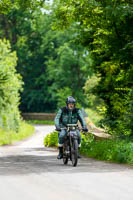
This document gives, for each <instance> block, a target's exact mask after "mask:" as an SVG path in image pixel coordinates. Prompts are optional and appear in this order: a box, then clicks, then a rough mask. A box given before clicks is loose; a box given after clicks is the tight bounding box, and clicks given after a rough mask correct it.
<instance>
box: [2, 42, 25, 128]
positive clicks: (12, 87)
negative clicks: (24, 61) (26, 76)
mask: <svg viewBox="0 0 133 200" xmlns="http://www.w3.org/2000/svg"><path fill="white" fill-rule="evenodd" d="M16 62H17V57H16V53H15V52H12V51H11V47H10V44H9V42H8V41H6V40H0V127H1V128H5V129H7V130H9V129H13V130H16V131H17V130H18V129H19V123H20V114H19V110H18V105H19V101H20V97H19V91H20V90H21V89H22V80H21V76H20V75H19V74H17V73H16V69H15V66H16Z"/></svg>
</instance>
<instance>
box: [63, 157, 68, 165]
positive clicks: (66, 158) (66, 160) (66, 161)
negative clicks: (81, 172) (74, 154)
mask: <svg viewBox="0 0 133 200" xmlns="http://www.w3.org/2000/svg"><path fill="white" fill-rule="evenodd" d="M63 163H64V165H67V163H68V157H66V156H65V157H63Z"/></svg>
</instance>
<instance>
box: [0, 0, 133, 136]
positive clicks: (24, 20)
mask: <svg viewBox="0 0 133 200" xmlns="http://www.w3.org/2000/svg"><path fill="white" fill-rule="evenodd" d="M132 27H133V3H132V2H131V1H128V0H121V1H120V0H102V1H100V0H91V1H87V0H84V1H83V0H81V1H76V0H69V1H68V0H67V1H65V0H63V1H62V0H55V1H54V2H53V4H52V5H51V4H48V3H45V2H44V1H39V2H38V1H20V0H17V1H15V3H13V2H12V1H10V0H4V1H1V2H0V108H1V111H0V126H1V127H2V128H5V127H6V128H7V129H14V130H16V131H17V129H18V128H19V123H20V121H21V117H20V111H21V112H56V111H57V109H58V108H59V107H60V106H62V105H64V102H65V99H66V97H67V96H70V95H72V96H74V97H75V98H76V100H77V102H78V106H79V107H80V108H82V107H83V108H91V109H93V110H96V111H97V112H100V113H101V114H102V120H101V121H100V123H99V124H100V125H101V126H102V127H103V128H106V129H107V130H108V132H109V133H111V134H116V135H119V136H124V135H128V136H129V135H132V132H133V115H132V112H133V101H132V99H133V98H132V97H133V78H132V77H133V64H132V63H133V62H132V61H133V28H132Z"/></svg>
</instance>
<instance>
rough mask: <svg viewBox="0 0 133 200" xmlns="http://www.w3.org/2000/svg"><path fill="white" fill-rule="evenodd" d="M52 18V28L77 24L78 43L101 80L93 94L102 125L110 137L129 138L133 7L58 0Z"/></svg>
mask: <svg viewBox="0 0 133 200" xmlns="http://www.w3.org/2000/svg"><path fill="white" fill-rule="evenodd" d="M55 15H56V19H57V20H56V22H55V24H54V28H66V27H67V28H68V27H69V26H70V25H71V24H72V23H74V22H77V23H78V24H79V31H78V35H77V40H78V41H79V43H80V44H82V45H84V46H85V47H87V48H88V51H89V52H90V53H91V57H92V58H93V69H94V72H95V74H96V75H97V76H98V77H100V80H99V82H98V85H97V87H96V88H95V94H96V95H98V96H99V98H101V99H103V101H104V105H105V108H106V109H105V119H104V120H102V122H101V123H102V124H103V125H104V127H106V128H107V129H108V130H109V131H110V133H111V134H114V133H115V134H117V135H130V134H132V132H133V128H132V125H131V121H132V116H131V110H132V109H133V108H132V103H131V101H132V95H131V93H132V87H133V81H132V80H133V79H132V76H133V66H132V54H133V42H132V41H133V29H132V26H133V3H132V2H131V1H128V0H123V1H120V0H116V1H114V0H103V1H99V0H94V1H88V0H85V1H75V0H74V1H73V0H70V1H64V0H58V1H56V3H55ZM129 107H130V110H129Z"/></svg>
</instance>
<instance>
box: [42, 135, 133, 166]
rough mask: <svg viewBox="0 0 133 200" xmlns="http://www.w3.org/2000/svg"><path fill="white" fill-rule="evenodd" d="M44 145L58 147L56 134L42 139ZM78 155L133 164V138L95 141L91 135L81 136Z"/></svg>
mask: <svg viewBox="0 0 133 200" xmlns="http://www.w3.org/2000/svg"><path fill="white" fill-rule="evenodd" d="M44 145H45V146H48V147H51V146H52V147H57V146H58V133H57V132H52V133H51V134H48V135H47V136H46V137H45V138H44ZM80 153H81V154H82V155H85V156H87V157H91V158H96V159H98V160H106V161H111V162H117V163H128V164H133V138H130V139H129V138H128V139H124V140H122V139H116V138H115V139H102V140H95V136H94V135H93V134H91V133H89V134H87V135H83V134H82V140H81V148H80Z"/></svg>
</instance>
